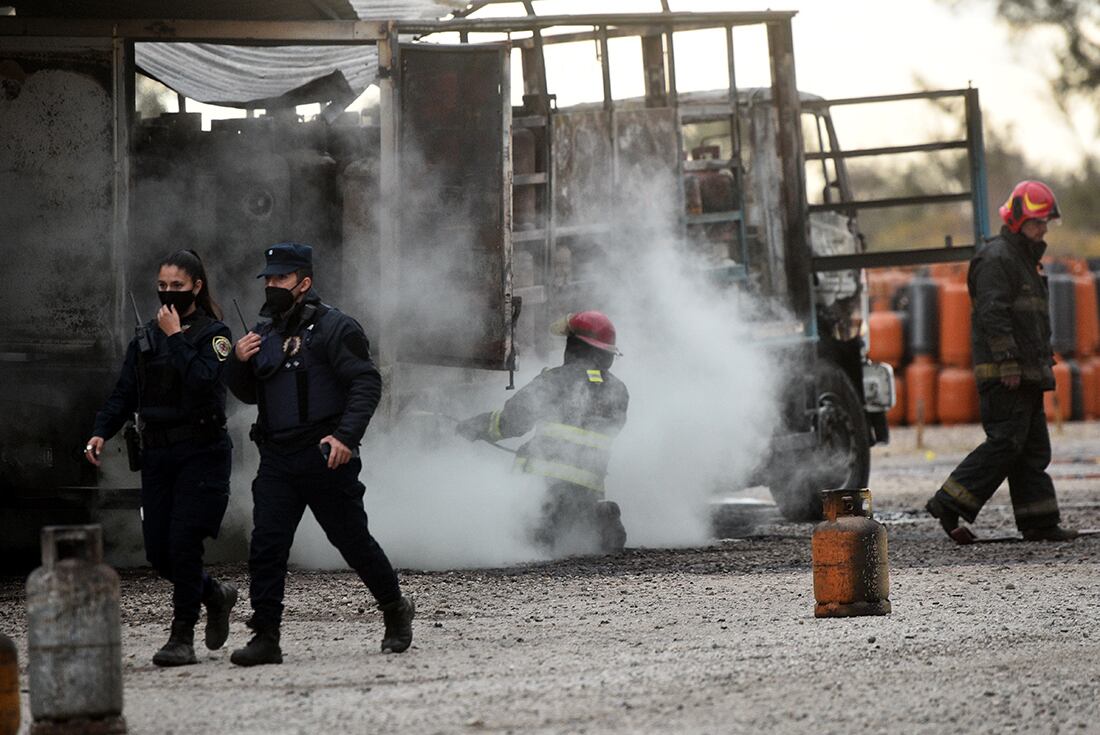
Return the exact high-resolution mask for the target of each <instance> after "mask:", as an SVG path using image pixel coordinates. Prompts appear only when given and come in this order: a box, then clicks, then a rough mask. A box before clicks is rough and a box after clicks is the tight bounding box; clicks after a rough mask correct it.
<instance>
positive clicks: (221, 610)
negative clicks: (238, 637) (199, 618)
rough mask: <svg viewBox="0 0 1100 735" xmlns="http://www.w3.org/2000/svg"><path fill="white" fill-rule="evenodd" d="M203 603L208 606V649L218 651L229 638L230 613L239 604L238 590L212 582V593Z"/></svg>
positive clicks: (229, 585) (224, 584)
mask: <svg viewBox="0 0 1100 735" xmlns="http://www.w3.org/2000/svg"><path fill="white" fill-rule="evenodd" d="M202 603H203V604H204V605H206V647H207V648H209V649H210V650H211V651H216V650H218V649H219V648H221V647H222V646H224V645H225V641H226V639H227V638H229V613H230V612H231V611H232V610H233V606H234V605H236V604H237V588H236V587H234V586H233V585H231V584H226V583H225V582H218V581H216V580H211V583H210V593H209V594H208V595H207V596H206V597H205V598H204V599H203V601H202Z"/></svg>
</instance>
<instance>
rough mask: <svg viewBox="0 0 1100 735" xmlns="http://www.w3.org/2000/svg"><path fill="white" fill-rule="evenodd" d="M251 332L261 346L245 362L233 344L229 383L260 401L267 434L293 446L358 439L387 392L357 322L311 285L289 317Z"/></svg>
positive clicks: (260, 425)
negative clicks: (330, 438) (324, 300)
mask: <svg viewBox="0 0 1100 735" xmlns="http://www.w3.org/2000/svg"><path fill="white" fill-rule="evenodd" d="M253 331H254V332H256V333H257V334H259V335H260V337H261V338H262V339H263V342H262V343H261V348H260V353H259V354H257V355H254V356H253V357H252V358H251V359H250V360H249V361H248V362H247V363H241V362H240V361H239V360H238V359H237V355H236V351H234V352H233V354H232V356H231V357H230V359H229V369H228V370H227V371H226V382H227V384H228V385H229V390H230V391H232V392H233V395H234V396H236V397H237V398H238V399H239V400H241V401H242V402H244V403H248V404H259V407H260V412H259V413H260V415H259V419H258V421H257V427H258V429H259V433H260V438H261V440H263V441H270V442H273V443H275V444H281V445H287V446H294V445H305V444H308V443H313V442H316V441H318V440H320V439H321V438H322V437H324V436H326V435H328V434H332V435H333V436H334V437H336V438H337V439H339V440H340V441H341V442H343V443H344V444H346V445H347V446H349V447H357V446H359V443H360V442H361V441H362V439H363V434H364V433H365V432H366V430H367V425H368V424H369V423H370V420H371V416H373V415H374V411H375V409H376V408H377V407H378V403H379V401H380V400H381V398H382V376H381V374H380V373H379V372H378V368H376V367H375V365H374V362H373V361H372V360H371V355H370V342H369V341H368V340H367V336H366V334H365V333H364V332H363V327H361V326H360V325H359V322H357V321H355V319H353V318H351V317H350V316H348V315H347V314H344V313H343V312H341V311H339V310H338V309H335V308H333V307H331V306H328V305H326V304H324V303H322V301H321V299H320V297H319V296H317V294H316V293H315V292H314V291H310V292H309V293H308V294H306V297H305V299H303V300H302V301H301V302H299V304H298V305H297V306H296V307H295V308H294V310H293V311H292V312H291V313H290V314H289V315H288V316H287V317H286V318H285V319H281V320H275V321H272V322H264V323H261V324H259V325H257V326H256V328H255V329H254V330H253ZM303 392H305V394H306V397H305V398H303Z"/></svg>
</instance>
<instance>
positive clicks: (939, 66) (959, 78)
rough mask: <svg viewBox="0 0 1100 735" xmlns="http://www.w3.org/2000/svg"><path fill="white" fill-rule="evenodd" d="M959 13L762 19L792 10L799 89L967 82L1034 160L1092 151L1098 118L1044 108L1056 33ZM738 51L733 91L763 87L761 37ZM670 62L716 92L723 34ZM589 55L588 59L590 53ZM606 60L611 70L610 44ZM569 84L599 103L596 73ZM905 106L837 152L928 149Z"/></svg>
mask: <svg viewBox="0 0 1100 735" xmlns="http://www.w3.org/2000/svg"><path fill="white" fill-rule="evenodd" d="M669 4H670V6H671V9H672V10H674V11H676V10H680V11H720V10H760V9H762V7H763V6H767V5H769V3H766V2H753V1H752V0H670V3H669ZM967 6H968V9H966V10H956V9H952V8H950V7H947V6H946V5H944V4H943V3H941V2H937V0H905V1H904V2H902V1H901V0H778V1H775V0H773V2H771V3H770V7H769V8H768V9H771V10H796V11H798V15H797V16H795V19H794V36H795V59H796V70H797V75H798V85H799V87H800V88H801V89H802V90H804V91H807V92H813V93H815V94H819V95H822V96H824V97H853V96H862V95H877V94H890V93H894V92H907V91H915V90H916V89H918V83H917V78H918V77H919V78H920V79H923V80H924V81H925V82H926V83H927V84H928V85H930V86H931V87H933V88H938V89H949V88H962V87H966V86H967V85H968V84H973V86H975V87H977V88H978V89H979V93H980V95H981V102H982V109H983V113H984V116H985V122H986V126H987V127H998V128H1001V127H1004V126H1005V125H1007V124H1011V125H1012V126H1013V128H1014V131H1015V135H1014V137H1015V139H1016V140H1017V141H1019V142H1020V143H1021V144H1022V146H1023V148H1024V150H1025V151H1026V152H1027V153H1028V155H1029V156H1030V157H1032V158H1033V159H1035V160H1046V161H1049V162H1051V163H1053V164H1055V165H1057V166H1058V167H1060V168H1072V167H1074V166H1075V165H1077V163H1078V162H1079V161H1080V159H1081V156H1082V153H1084V152H1085V151H1088V150H1091V151H1093V152H1100V140H1098V139H1097V137H1096V135H1095V131H1096V122H1097V114H1096V111H1095V110H1094V109H1090V108H1088V107H1087V106H1085V105H1078V106H1077V109H1075V110H1073V113H1074V114H1073V123H1072V124H1070V123H1069V122H1068V121H1067V120H1066V118H1065V116H1063V114H1062V113H1061V112H1060V111H1059V110H1058V107H1057V105H1056V104H1054V102H1053V100H1052V96H1051V93H1050V86H1049V83H1048V81H1047V79H1048V76H1049V72H1050V71H1051V70H1053V69H1054V61H1053V53H1052V52H1051V50H1050V49H1051V47H1052V45H1053V43H1054V42H1055V38H1056V37H1055V36H1054V34H1053V32H1051V31H1049V30H1044V31H1033V32H1029V33H1027V34H1022V35H1019V36H1018V37H1015V38H1013V37H1012V36H1011V34H1010V32H1009V31H1008V30H1007V29H1006V27H1005V26H1004V25H1003V24H1002V23H1000V22H999V21H997V20H996V18H995V16H994V8H993V4H992V2H991V0H974V1H972V2H969V3H968V4H967ZM551 7H553V9H554V12H555V13H557V12H576V13H592V12H600V11H623V12H626V11H650V10H656V9H659V8H660V3H659V2H658V0H548V1H547V2H543V3H540V4H537V5H536V8H537V10H538V12H540V13H545V12H547V11H548V10H549V9H550V8H551ZM624 43H625V41H624ZM734 43H735V46H736V47H737V48H738V52H737V63H738V72H737V73H738V80H737V81H738V86H754V85H759V84H763V83H767V81H768V72H767V67H766V61H767V56H766V54H765V52H764V48H765V39H764V36H763V34H762V33H759V32H754V31H751V30H748V29H745V30H739V31H738V32H737V34H735V39H734ZM676 52H677V71H678V73H677V81H678V86H679V87H680V89H685V90H686V89H711V88H715V87H719V86H724V84H725V80H726V77H725V69H724V59H725V42H724V39H723V38H722V34H721V32H719V33H716V34H710V35H709V36H708V35H707V34H704V33H700V34H694V37H693V38H691V40H690V42H688V43H679V44H677V49H676ZM590 53H591V55H592V59H593V60H594V58H595V56H594V53H595V51H594V48H593V49H592V50H591V52H590ZM620 53H621V54H623V55H624V56H625V55H626V54H627V53H628V52H627V49H626V48H625V47H624V48H622V49H621V50H620ZM609 54H610V56H611V59H612V63H613V64H614V62H615V60H616V58H617V54H616V48H615V46H614V45H612V47H611V48H610V50H609ZM635 57H636V54H635ZM593 63H594V62H593ZM563 73H565V70H563ZM551 77H553V71H551ZM570 78H571V80H572V86H573V87H574V88H581V87H583V88H585V89H586V90H587V91H588V94H587V95H585V96H586V97H587V98H589V99H598V98H599V97H600V96H601V81H600V77H599V75H598V73H596V74H584V75H576V74H574V73H570ZM551 81H553V78H551ZM615 81H619V82H620V83H619V84H617V85H616V89H615V96H617V97H618V96H629V95H626V94H620V90H623V89H625V88H626V87H634V88H635V89H634V91H632V92H631V94H638V93H639V92H640V90H641V81H640V79H639V80H636V83H631V82H632V80H629V79H627V80H619V79H616V80H615ZM561 101H562V102H567V100H565V99H563V100H561ZM904 107H905V106H901V105H895V106H891V107H886V108H884V110H883V112H884V114H885V115H886V117H884V118H882V119H877V118H873V119H871V120H860V119H858V118H857V119H852V120H849V119H843V120H840V119H838V122H837V125H838V129H839V131H838V132H839V134H840V135H841V136H842V137H841V143H842V145H845V146H847V147H866V146H873V145H877V144H881V143H886V142H894V143H906V142H919V141H918V140H915V138H924V139H926V138H927V136H926V135H923V133H924V131H925V130H926V128H927V127H928V125H929V122H928V121H927V120H926V119H919V117H920V116H919V114H918V113H917V112H916V110H907V109H904ZM869 109H871V108H862V110H864V111H866V110H869ZM914 116H916V117H917V118H918V119H913V118H914ZM842 123H846V124H844V125H842ZM856 128H858V130H857V129H856Z"/></svg>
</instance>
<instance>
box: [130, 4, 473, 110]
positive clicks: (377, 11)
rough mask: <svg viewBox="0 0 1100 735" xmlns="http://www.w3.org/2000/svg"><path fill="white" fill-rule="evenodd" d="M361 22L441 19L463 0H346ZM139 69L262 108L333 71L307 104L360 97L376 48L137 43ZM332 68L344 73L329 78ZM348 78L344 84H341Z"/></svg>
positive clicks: (176, 85)
mask: <svg viewBox="0 0 1100 735" xmlns="http://www.w3.org/2000/svg"><path fill="white" fill-rule="evenodd" d="M351 5H352V6H353V8H354V9H355V12H356V13H357V14H358V16H359V18H360V19H362V20H402V19H424V18H441V17H443V16H446V15H448V14H450V13H451V12H452V11H454V10H456V9H458V8H462V7H465V5H466V2H465V1H464V0H351ZM135 57H136V63H137V66H138V68H139V69H141V70H142V71H143V72H144V73H146V74H148V75H149V76H152V77H153V78H155V79H157V80H159V81H160V82H162V83H164V84H166V85H167V86H169V87H171V88H172V89H174V90H175V91H177V92H179V93H181V94H183V95H184V96H186V97H188V98H190V99H193V100H198V101H199V102H207V103H210V104H216V105H227V106H231V107H264V106H265V104H264V103H265V101H269V100H272V99H273V98H277V97H281V96H283V95H285V94H287V93H288V92H291V91H294V90H298V89H300V88H302V87H304V86H305V85H307V84H310V83H311V82H317V81H318V80H321V79H322V78H324V77H331V78H330V80H329V81H330V82H331V84H328V85H318V87H319V89H318V90H317V91H316V92H314V93H313V94H311V95H306V96H308V97H310V98H309V99H301V100H296V103H297V104H302V103H304V102H327V101H330V100H333V99H337V98H339V97H342V96H344V95H343V94H341V93H340V91H341V88H343V89H344V90H347V95H348V96H349V99H347V102H351V100H352V99H354V98H355V97H357V96H358V95H359V94H360V93H361V92H362V91H363V90H364V89H366V88H367V87H368V86H369V85H370V84H372V83H373V82H374V80H375V77H376V76H377V73H378V54H377V51H376V49H375V47H374V46H225V45H219V44H208V43H139V44H135ZM334 72H339V73H340V74H342V75H343V80H340V78H339V76H338V75H337V76H332V75H333V73H334ZM344 82H346V85H345V84H344Z"/></svg>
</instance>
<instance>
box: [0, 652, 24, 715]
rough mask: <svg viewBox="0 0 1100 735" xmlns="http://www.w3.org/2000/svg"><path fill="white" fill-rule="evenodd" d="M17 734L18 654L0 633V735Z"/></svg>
mask: <svg viewBox="0 0 1100 735" xmlns="http://www.w3.org/2000/svg"><path fill="white" fill-rule="evenodd" d="M17 732H19V654H18V652H17V651H16V648H15V643H13V642H12V640H11V638H8V637H7V636H6V635H4V634H3V633H0V735H15V734H16V733H17Z"/></svg>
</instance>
